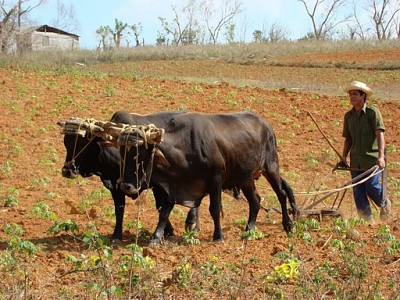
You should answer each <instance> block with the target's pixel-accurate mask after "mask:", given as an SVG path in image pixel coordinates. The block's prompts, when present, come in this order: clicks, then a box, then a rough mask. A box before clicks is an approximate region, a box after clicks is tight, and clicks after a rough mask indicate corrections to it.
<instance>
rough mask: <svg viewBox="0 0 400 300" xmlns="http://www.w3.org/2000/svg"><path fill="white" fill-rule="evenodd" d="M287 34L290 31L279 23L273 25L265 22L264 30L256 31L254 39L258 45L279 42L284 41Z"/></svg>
mask: <svg viewBox="0 0 400 300" xmlns="http://www.w3.org/2000/svg"><path fill="white" fill-rule="evenodd" d="M287 34H288V31H287V30H286V29H285V28H284V27H282V26H281V25H280V24H279V22H278V21H275V22H274V23H272V25H268V24H267V22H264V23H263V27H262V30H255V31H254V32H253V38H254V42H256V43H265V42H268V41H269V42H278V41H281V40H284V39H285V38H286V35H287Z"/></svg>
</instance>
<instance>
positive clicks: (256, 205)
mask: <svg viewBox="0 0 400 300" xmlns="http://www.w3.org/2000/svg"><path fill="white" fill-rule="evenodd" d="M164 129H165V134H164V141H163V142H162V143H160V144H158V145H157V146H156V147H158V149H159V150H160V151H161V152H162V154H163V156H162V155H159V154H158V151H154V152H153V153H154V157H153V158H152V156H151V155H150V154H151V153H152V151H153V150H152V149H151V147H148V148H145V147H143V146H140V147H136V149H134V148H135V147H130V148H129V147H124V146H120V150H121V155H122V154H124V155H126V154H127V158H126V161H125V173H124V183H123V184H121V189H122V190H123V191H124V192H126V193H128V194H129V193H130V192H131V191H137V189H136V188H137V187H140V186H142V185H143V182H138V181H137V179H136V178H139V181H142V180H144V179H143V178H145V177H146V176H145V174H136V173H135V170H134V169H133V168H135V161H134V157H137V154H139V160H142V161H141V164H143V166H142V170H147V169H148V166H149V164H152V161H154V164H153V169H152V176H151V184H152V185H153V186H157V187H160V190H162V193H163V194H164V197H163V198H162V202H163V203H162V205H161V207H162V209H161V210H160V216H159V223H158V225H157V228H156V230H155V232H154V234H153V242H158V241H159V240H160V239H161V237H162V232H163V229H164V227H165V225H166V222H167V220H168V216H169V213H170V212H171V210H172V208H173V206H174V204H182V205H185V206H189V207H197V206H199V205H200V202H201V201H202V199H203V198H204V197H205V196H206V195H209V196H210V208H209V210H210V214H211V216H212V218H213V221H214V235H213V240H223V233H222V230H221V224H220V213H221V192H222V190H223V189H232V188H240V189H241V190H242V191H243V194H244V196H245V197H246V199H247V200H248V203H249V210H250V212H249V219H248V223H247V228H246V230H248V229H252V228H254V226H255V221H256V218H257V215H258V212H259V209H260V196H259V195H258V193H257V191H256V187H255V182H254V180H255V178H256V177H258V176H259V175H260V174H262V175H263V176H264V177H265V178H266V179H267V180H268V182H269V183H270V185H271V186H272V188H273V190H274V192H275V193H276V195H277V197H278V200H279V202H280V205H281V209H282V224H283V227H284V229H285V231H287V232H289V231H290V230H291V228H292V222H291V219H290V217H289V213H288V210H287V205H286V197H288V199H289V202H290V205H291V208H292V210H293V212H294V214H297V212H298V210H297V207H296V203H295V199H294V196H293V191H292V189H291V188H290V186H289V184H288V183H287V182H286V181H285V180H284V179H283V178H281V176H280V174H279V165H278V155H277V149H276V140H275V135H274V132H273V129H272V127H271V126H270V125H269V124H268V123H267V122H266V121H264V120H263V119H261V118H260V117H258V116H256V115H255V114H253V113H250V112H242V113H235V114H202V113H186V114H182V115H177V116H175V117H174V118H172V119H171V120H170V121H169V122H168V124H167V125H166V126H165V127H164ZM165 160H166V161H165ZM137 175H139V176H137Z"/></svg>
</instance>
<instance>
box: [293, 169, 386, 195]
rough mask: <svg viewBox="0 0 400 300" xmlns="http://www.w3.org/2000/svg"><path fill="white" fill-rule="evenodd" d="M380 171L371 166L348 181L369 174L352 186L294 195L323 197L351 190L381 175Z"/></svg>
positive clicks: (346, 185) (347, 185)
mask: <svg viewBox="0 0 400 300" xmlns="http://www.w3.org/2000/svg"><path fill="white" fill-rule="evenodd" d="M382 171H383V169H382V170H379V167H378V166H373V167H372V168H370V169H368V170H367V171H365V172H364V173H362V174H360V175H359V176H357V177H355V178H353V179H352V180H351V181H350V182H353V181H354V180H356V179H357V178H360V177H362V176H364V175H366V174H369V173H371V174H370V175H368V176H367V177H365V178H364V179H362V180H360V181H358V182H356V183H353V184H345V185H344V186H342V187H339V188H335V189H331V190H325V191H318V192H297V193H294V194H296V195H308V196H316V195H323V194H327V193H336V192H340V191H343V190H345V189H349V188H352V187H354V186H356V185H359V184H361V183H364V182H365V181H367V180H368V179H370V178H371V177H373V176H375V175H377V174H379V173H381V172H382Z"/></svg>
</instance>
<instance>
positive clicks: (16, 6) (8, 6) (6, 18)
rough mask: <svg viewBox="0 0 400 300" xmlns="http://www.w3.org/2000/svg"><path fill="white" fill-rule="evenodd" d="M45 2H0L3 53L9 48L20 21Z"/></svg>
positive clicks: (23, 0)
mask: <svg viewBox="0 0 400 300" xmlns="http://www.w3.org/2000/svg"><path fill="white" fill-rule="evenodd" d="M46 1H47V0H16V1H5V0H1V1H0V44H1V51H2V52H5V51H7V49H8V48H9V46H10V42H11V39H12V37H13V36H14V35H15V33H16V32H17V31H19V30H20V28H21V19H22V17H23V16H24V15H26V14H28V13H29V12H31V11H32V10H33V9H35V8H36V7H38V6H40V5H42V4H43V3H45V2H46Z"/></svg>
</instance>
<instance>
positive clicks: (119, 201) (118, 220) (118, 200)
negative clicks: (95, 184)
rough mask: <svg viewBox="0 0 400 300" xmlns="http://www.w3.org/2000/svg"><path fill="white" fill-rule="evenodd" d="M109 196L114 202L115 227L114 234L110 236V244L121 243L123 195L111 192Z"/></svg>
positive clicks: (123, 208)
mask: <svg viewBox="0 0 400 300" xmlns="http://www.w3.org/2000/svg"><path fill="white" fill-rule="evenodd" d="M111 195H112V198H113V200H114V211H115V227H114V233H113V234H112V243H115V242H118V241H122V225H123V220H124V211H125V194H123V193H121V192H119V191H111Z"/></svg>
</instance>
